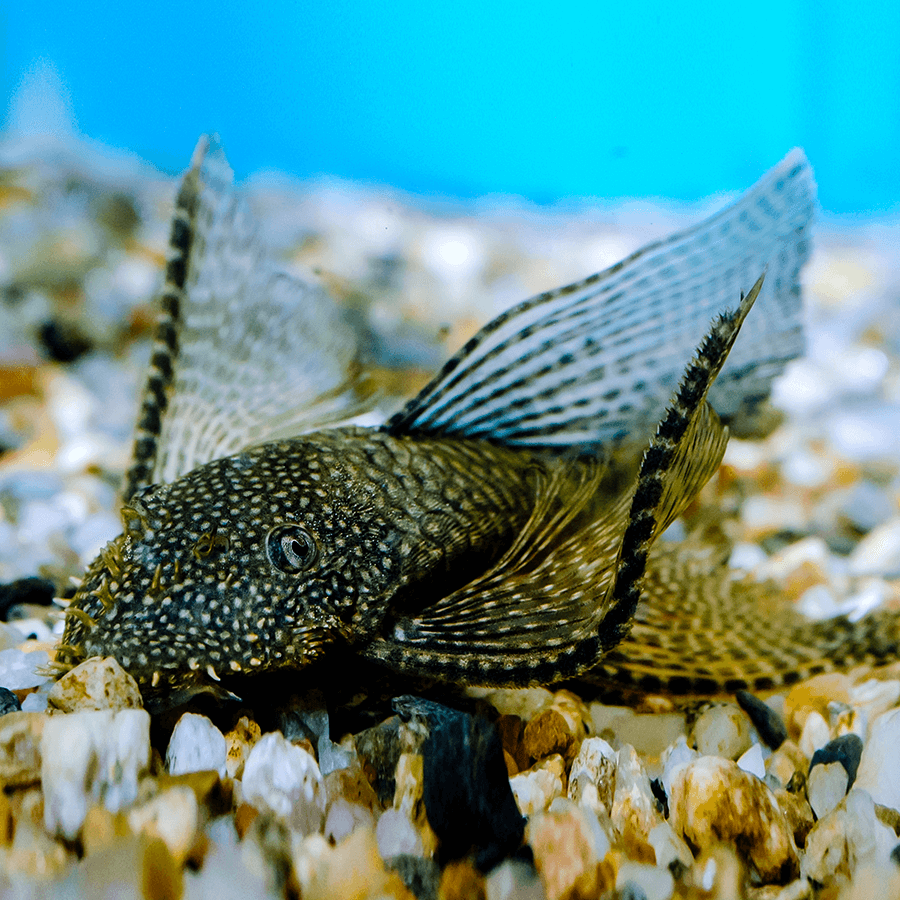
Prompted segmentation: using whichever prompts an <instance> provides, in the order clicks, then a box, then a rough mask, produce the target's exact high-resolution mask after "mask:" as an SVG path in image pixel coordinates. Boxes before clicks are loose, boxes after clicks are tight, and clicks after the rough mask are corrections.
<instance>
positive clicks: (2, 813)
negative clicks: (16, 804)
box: [0, 790, 15, 847]
mask: <svg viewBox="0 0 900 900" xmlns="http://www.w3.org/2000/svg"><path fill="white" fill-rule="evenodd" d="M14 828H15V823H14V821H13V810H12V805H11V804H10V802H9V797H8V796H7V793H6V791H3V790H0V847H8V846H9V844H10V841H12V837H13V830H14Z"/></svg>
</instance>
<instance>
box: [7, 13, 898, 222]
mask: <svg viewBox="0 0 900 900" xmlns="http://www.w3.org/2000/svg"><path fill="white" fill-rule="evenodd" d="M0 33H2V42H3V51H4V52H3V57H2V72H0V78H2V96H3V97H5V98H6V100H7V103H8V108H7V112H6V120H5V128H6V130H7V132H8V133H9V132H14V133H17V134H20V135H23V134H42V133H46V132H48V131H51V132H55V133H57V134H65V133H66V132H73V131H74V132H76V133H77V134H78V135H80V136H83V137H86V138H90V139H92V140H95V141H98V142H101V143H102V144H105V145H109V146H111V147H115V148H119V149H125V150H128V151H132V152H133V153H135V154H136V155H138V156H140V157H142V158H145V159H147V160H149V161H150V162H152V163H153V164H154V165H156V166H158V167H160V168H162V169H163V170H164V171H167V172H179V171H182V170H183V169H184V168H185V166H186V164H187V161H188V158H189V155H190V152H191V149H192V148H193V146H194V143H195V141H196V139H197V136H198V134H199V133H200V132H202V131H207V130H213V131H218V132H219V133H220V134H221V135H222V136H223V138H224V140H225V142H226V146H227V147H228V149H229V154H230V157H231V161H232V163H233V165H234V166H235V169H236V173H237V176H238V178H241V177H244V176H246V175H248V174H250V173H258V172H261V171H266V170H275V171H281V172H285V173H289V174H291V175H295V176H300V177H308V176H315V175H321V174H326V175H333V176H338V177H340V178H349V179H357V180H363V181H366V182H369V183H373V184H387V185H392V186H394V187H398V188H402V189H405V190H408V191H412V192H415V193H419V194H426V195H432V196H433V195H444V196H460V197H475V196H483V195H498V194H499V195H519V196H524V197H526V198H528V199H530V200H533V201H536V202H538V203H545V202H552V201H557V200H560V199H564V198H569V197H600V198H610V199H615V198H626V197H667V198H673V199H676V200H683V201H693V200H697V199H699V198H704V197H708V196H711V195H713V194H715V193H719V192H730V191H737V190H741V189H743V188H745V187H747V186H748V185H749V184H751V183H752V182H754V181H755V180H756V179H757V178H758V177H759V176H760V175H761V174H762V173H763V172H764V171H765V170H766V169H767V168H769V167H770V166H772V165H773V164H774V163H776V162H777V161H778V160H779V159H780V158H781V157H782V156H783V155H784V153H786V152H787V150H789V149H790V148H791V147H793V146H795V145H802V146H803V147H804V148H805V149H806V151H807V154H808V155H809V157H810V159H811V161H812V163H813V165H814V167H815V170H816V173H817V177H818V181H819V184H820V198H821V203H822V206H823V208H824V209H825V210H826V211H829V212H833V213H837V214H842V215H854V216H855V215H865V214H871V213H877V214H881V213H892V212H896V211H897V209H898V201H900V166H898V165H897V159H898V150H900V4H898V3H896V0H876V2H871V3H858V4H848V3H842V2H838V0H817V2H813V0H793V2H784V0H780V2H766V0H762V2H757V3H754V4H740V5H738V4H727V3H724V4H723V3H701V2H691V0H685V2H681V3H677V4H673V3H668V2H666V3H663V2H648V3H644V4H641V5H640V7H639V8H635V7H632V6H630V5H628V4H621V3H619V4H612V3H602V2H593V3H562V4H550V5H547V4H543V3H542V4H537V3H527V2H524V3H523V2H516V3H505V2H495V3H491V4H484V3H481V2H473V0H457V2H455V3H452V4H423V3H421V2H420V0H417V2H411V0H393V2H391V3H383V2H380V3H375V2H364V0H359V2H352V0H351V2H340V0H331V2H327V3H326V2H302V0H301V2H296V0H295V2H280V3H277V2H276V3H268V4H261V5H260V6H259V7H258V8H256V9H254V10H253V11H251V10H250V8H249V5H246V4H236V3H227V2H225V3H222V2H217V3H212V2H207V0H197V2H192V3H183V2H180V3H172V2H168V0H160V2H157V3H155V4H152V5H151V4H118V3H117V4H111V3H106V4H104V3H99V4H92V5H91V6H90V9H89V10H88V8H87V7H86V6H84V5H82V4H71V3H60V2H54V0H49V2H44V3H41V4H40V5H39V6H36V5H35V4H33V3H26V2H21V0H7V2H6V3H5V4H4V5H3V8H2V9H0ZM0 114H2V110H0Z"/></svg>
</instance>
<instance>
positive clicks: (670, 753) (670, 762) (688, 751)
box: [661, 735, 700, 803]
mask: <svg viewBox="0 0 900 900" xmlns="http://www.w3.org/2000/svg"><path fill="white" fill-rule="evenodd" d="M699 758H700V754H699V753H698V752H697V751H696V750H694V749H693V748H691V747H689V746H688V744H687V738H686V737H685V736H684V735H681V736H680V737H679V738H678V740H677V741H675V743H674V744H672V745H671V746H670V747H668V748H667V749H666V752H665V753H663V756H662V764H663V772H662V779H661V780H662V785H663V789H664V790H665V792H666V796H667V797H668V798H669V802H670V803H671V800H672V779H673V778H674V777H675V773H676V772H677V771H678V769H679V768H680V767H681V766H683V765H686V764H687V763H689V762H691V761H693V760H695V759H699Z"/></svg>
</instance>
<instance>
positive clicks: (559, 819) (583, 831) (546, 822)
mask: <svg viewBox="0 0 900 900" xmlns="http://www.w3.org/2000/svg"><path fill="white" fill-rule="evenodd" d="M589 815H591V813H590V812H589V811H587V810H582V809H579V808H577V807H575V806H574V804H572V806H571V807H570V808H568V809H564V810H562V811H560V812H552V813H543V814H539V815H536V816H535V817H534V818H533V819H531V820H530V821H529V823H528V827H527V829H526V841H527V843H528V844H529V845H530V846H531V849H532V851H533V852H534V865H535V868H536V869H537V872H538V875H539V876H540V878H541V883H542V884H543V885H544V892H545V894H546V896H547V900H563V898H567V897H593V896H595V895H596V894H597V892H598V887H599V885H598V879H597V876H598V873H597V866H598V864H599V863H600V858H599V857H598V853H597V848H596V845H595V841H594V837H593V835H592V834H591V826H590V824H589V822H588V818H587V817H588V816H589ZM608 847H609V845H608V844H607V845H606V846H605V847H604V848H603V851H604V852H603V856H605V855H606V851H607V850H608Z"/></svg>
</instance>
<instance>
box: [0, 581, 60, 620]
mask: <svg viewBox="0 0 900 900" xmlns="http://www.w3.org/2000/svg"><path fill="white" fill-rule="evenodd" d="M55 592H56V588H55V587H54V585H53V582H52V581H48V580H47V579H46V578H37V577H32V578H19V579H18V580H17V581H11V582H9V584H0V619H2V620H3V621H4V622H6V621H8V618H7V617H8V615H9V610H10V609H11V608H12V607H13V606H18V605H19V604H20V603H36V604H38V605H40V606H49V605H50V604H51V603H52V602H53V595H54V593H55Z"/></svg>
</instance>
